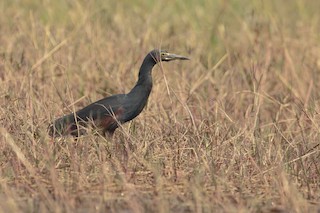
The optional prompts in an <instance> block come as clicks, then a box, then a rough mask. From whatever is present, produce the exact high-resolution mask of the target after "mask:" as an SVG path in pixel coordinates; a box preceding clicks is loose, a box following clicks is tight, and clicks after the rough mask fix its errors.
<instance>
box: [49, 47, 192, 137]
mask: <svg viewBox="0 0 320 213" xmlns="http://www.w3.org/2000/svg"><path fill="white" fill-rule="evenodd" d="M172 60H188V58H187V57H185V56H181V55H176V54H172V53H168V52H167V51H163V50H157V49H156V50H152V51H151V52H150V53H148V54H147V56H146V57H145V58H144V60H143V63H142V65H141V67H140V71H139V79H138V82H137V83H136V85H135V86H134V87H133V89H132V90H131V91H130V92H129V93H127V94H119V95H113V96H110V97H106V98H104V99H101V100H99V101H97V102H95V103H92V104H90V105H88V106H86V107H84V108H83V109H81V110H79V111H77V112H75V113H71V114H69V115H66V116H63V117H61V118H59V119H57V120H56V121H54V122H53V123H52V124H51V125H50V126H49V134H50V135H51V136H53V137H56V136H63V135H68V134H71V135H73V136H79V135H83V134H85V133H86V131H85V129H86V127H88V126H89V125H90V124H92V126H93V127H95V128H98V129H99V130H102V133H103V134H104V135H106V133H108V134H109V135H112V134H113V133H114V131H115V130H116V129H117V128H118V127H119V124H123V123H125V122H128V121H130V120H132V119H134V118H135V117H137V116H138V115H139V114H140V113H141V111H142V110H143V108H144V107H145V105H146V103H147V100H148V97H149V94H150V92H151V89H152V76H151V71H152V68H153V67H154V65H155V64H157V63H158V62H160V61H172Z"/></svg>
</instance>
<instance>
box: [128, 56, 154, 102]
mask: <svg viewBox="0 0 320 213" xmlns="http://www.w3.org/2000/svg"><path fill="white" fill-rule="evenodd" d="M155 64H156V62H155V61H154V59H153V58H152V56H151V55H150V54H148V55H147V56H146V57H145V59H144V60H143V63H142V65H141V67H140V71H139V79H138V82H137V83H136V85H135V87H134V88H133V89H132V90H131V91H130V93H134V92H139V93H141V92H143V91H145V92H148V94H146V95H147V96H148V95H149V93H150V91H151V89H152V76H151V71H152V68H153V67H154V65H155ZM130 93H129V94H130Z"/></svg>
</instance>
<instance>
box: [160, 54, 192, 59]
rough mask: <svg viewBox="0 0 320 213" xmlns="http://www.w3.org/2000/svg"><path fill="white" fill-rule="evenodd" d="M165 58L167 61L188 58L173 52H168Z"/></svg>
mask: <svg viewBox="0 0 320 213" xmlns="http://www.w3.org/2000/svg"><path fill="white" fill-rule="evenodd" d="M164 59H165V60H168V61H172V60H190V59H189V58H188V57H186V56H182V55H177V54H173V53H168V54H167V55H166V56H165V58H164Z"/></svg>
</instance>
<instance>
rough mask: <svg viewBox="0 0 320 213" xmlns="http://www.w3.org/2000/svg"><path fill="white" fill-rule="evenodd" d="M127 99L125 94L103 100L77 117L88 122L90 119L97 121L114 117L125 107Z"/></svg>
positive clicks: (78, 112) (80, 112) (78, 113)
mask: <svg viewBox="0 0 320 213" xmlns="http://www.w3.org/2000/svg"><path fill="white" fill-rule="evenodd" d="M125 97H126V95H125V94H120V95H113V96H110V97H107V98H104V99H101V100H99V101H97V102H94V103H92V104H90V105H88V106H86V107H85V108H83V109H81V110H79V111H77V112H76V115H77V117H78V118H80V119H82V120H84V121H87V120H88V119H93V120H96V119H99V118H103V117H105V116H113V115H115V114H116V112H118V111H119V109H120V108H121V107H122V106H123V103H124V100H125Z"/></svg>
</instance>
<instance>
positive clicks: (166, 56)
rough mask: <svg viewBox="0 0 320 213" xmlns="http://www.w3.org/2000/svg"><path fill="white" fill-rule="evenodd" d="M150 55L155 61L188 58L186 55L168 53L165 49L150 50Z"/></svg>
mask: <svg viewBox="0 0 320 213" xmlns="http://www.w3.org/2000/svg"><path fill="white" fill-rule="evenodd" d="M150 55H151V57H152V58H153V59H154V60H155V61H156V62H159V61H172V60H189V58H188V57H185V56H182V55H177V54H173V53H169V52H167V51H166V50H157V49H156V50H152V51H151V52H150Z"/></svg>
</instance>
